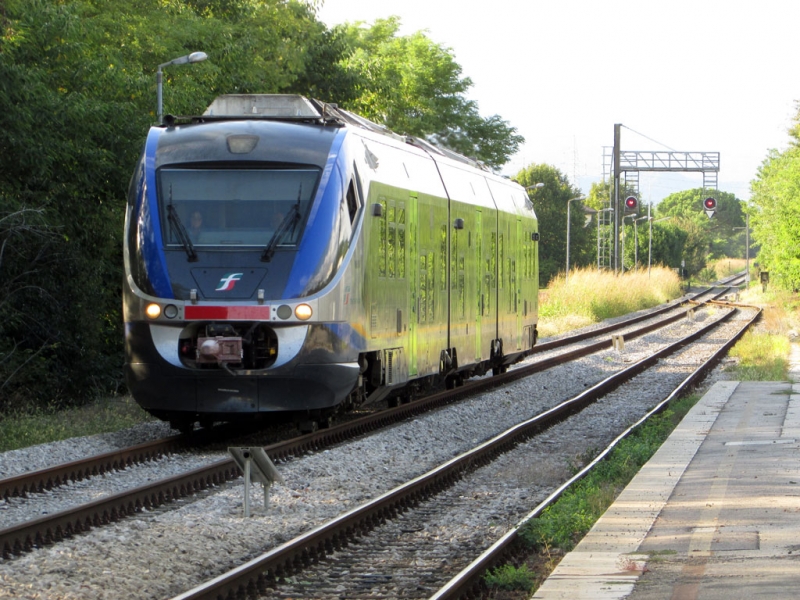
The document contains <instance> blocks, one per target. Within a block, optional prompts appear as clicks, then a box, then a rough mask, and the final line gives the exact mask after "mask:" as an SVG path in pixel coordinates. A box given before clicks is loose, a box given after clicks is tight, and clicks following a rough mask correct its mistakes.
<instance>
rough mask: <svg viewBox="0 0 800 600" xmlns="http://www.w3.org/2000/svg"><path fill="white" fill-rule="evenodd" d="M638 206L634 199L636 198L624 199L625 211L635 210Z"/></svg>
mask: <svg viewBox="0 0 800 600" xmlns="http://www.w3.org/2000/svg"><path fill="white" fill-rule="evenodd" d="M638 204H639V201H638V200H637V199H636V196H628V197H627V198H625V210H636V206H637V205H638Z"/></svg>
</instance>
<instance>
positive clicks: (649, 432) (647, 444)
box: [485, 395, 700, 599]
mask: <svg viewBox="0 0 800 600" xmlns="http://www.w3.org/2000/svg"><path fill="white" fill-rule="evenodd" d="M699 398H700V396H698V395H691V396H687V397H685V398H682V399H680V400H678V401H676V402H674V403H673V404H672V406H670V407H669V408H668V409H666V410H665V411H664V412H662V413H661V414H658V415H655V416H654V417H653V418H651V419H650V420H649V421H648V422H647V423H645V424H643V425H642V426H641V427H639V428H638V429H637V430H636V431H634V432H633V433H632V434H631V435H630V436H628V437H627V438H625V439H624V440H622V441H621V442H620V443H619V444H618V445H617V447H616V448H615V449H614V450H613V451H612V453H611V454H610V455H609V457H608V458H607V459H606V460H604V461H603V462H601V463H600V464H598V465H597V467H596V468H595V469H594V470H593V471H592V472H591V473H589V474H588V475H587V476H586V477H584V478H583V479H582V480H580V481H579V482H577V483H576V484H575V485H574V486H572V487H571V488H570V489H569V490H567V491H566V492H565V493H564V494H563V495H562V496H561V498H559V499H558V501H557V502H555V503H554V504H553V505H552V506H550V507H549V508H548V509H547V510H545V511H544V512H543V513H542V515H541V516H540V517H538V518H536V519H532V520H531V521H529V522H528V523H527V524H526V525H525V526H524V527H523V528H522V529H521V530H520V540H521V542H522V544H523V545H524V546H525V547H527V548H528V549H529V550H530V555H529V557H528V559H527V560H526V561H525V562H524V563H523V564H521V565H520V566H514V565H503V566H502V567H498V569H495V570H494V571H492V572H491V573H489V574H488V575H487V577H486V578H485V582H486V584H487V585H488V586H490V587H492V588H494V589H496V590H498V591H497V592H496V593H495V594H494V597H495V598H504V599H511V598H528V597H529V596H528V595H529V594H530V593H532V592H533V591H535V589H536V588H537V587H538V586H539V585H541V583H542V582H543V581H544V580H545V579H546V578H547V576H548V575H549V574H550V572H551V571H552V570H553V569H554V568H555V566H556V565H557V564H558V561H559V560H560V559H561V556H563V555H564V553H565V552H568V551H570V550H572V548H573V547H574V546H575V544H577V543H578V542H579V541H580V540H581V538H583V536H584V535H586V533H587V532H588V531H589V530H590V529H591V528H592V526H593V525H594V523H595V521H597V519H598V518H600V516H601V515H602V514H603V513H604V512H605V511H606V509H607V508H608V507H609V506H611V504H612V503H613V502H614V499H615V498H616V497H617V496H618V495H619V493H620V492H621V491H622V490H623V489H624V488H625V486H626V485H627V484H628V482H630V480H631V479H633V477H634V475H636V473H638V472H639V469H641V467H642V466H643V465H644V464H645V463H646V462H647V461H648V460H650V457H651V456H653V454H655V452H656V450H658V448H659V447H660V446H661V444H663V443H664V441H665V440H666V439H667V438H668V437H669V435H670V433H672V430H673V429H675V427H676V426H677V424H678V423H680V421H681V419H683V417H684V416H685V415H686V413H687V412H689V409H690V408H692V406H694V405H695V403H696V402H697V400H698V399H699ZM591 459H592V457H591V456H583V457H579V458H578V460H577V461H576V462H578V463H579V464H576V466H575V471H576V472H577V471H578V470H579V469H580V468H581V467H582V466H583V465H584V464H586V463H587V462H589V461H590V460H591ZM531 573H533V574H534V579H535V583H534V585H530V584H529V583H528V582H529V580H530V575H531ZM501 584H502V586H501ZM512 584H514V587H512ZM501 589H502V590H517V591H516V592H510V591H504V592H500V591H499V590H501ZM523 593H524V594H525V595H522V594H523Z"/></svg>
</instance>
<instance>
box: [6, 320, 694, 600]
mask: <svg viewBox="0 0 800 600" xmlns="http://www.w3.org/2000/svg"><path fill="white" fill-rule="evenodd" d="M681 326H682V325H681ZM629 348H630V349H629V351H628V354H626V357H627V358H630V356H631V354H632V353H634V352H636V350H635V348H634V347H633V346H632V345H631V346H629ZM600 363H601V365H600V366H601V368H600V370H601V371H602V370H604V369H605V368H606V367H608V366H610V365H608V364H606V365H603V364H602V360H600ZM606 363H608V361H607V360H606ZM590 370H592V369H590ZM593 370H597V369H596V367H594V368H593ZM582 379H585V378H584V377H583V376H581V377H579V378H578V379H576V380H574V381H569V382H561V383H558V384H554V383H553V382H551V383H550V385H549V386H545V385H542V386H541V387H542V388H544V387H550V389H551V391H553V392H554V393H557V392H555V391H554V390H555V388H557V387H559V386H561V385H562V383H563V384H564V385H566V386H567V387H569V386H572V387H573V388H574V387H575V386H579V385H580V386H582V385H583V384H582V383H581V380H582ZM533 385H536V384H533ZM491 395H492V396H500V397H501V398H500V399H501V401H503V400H504V401H505V402H502V403H501V406H502V407H503V411H504V412H508V413H509V414H508V417H509V418H511V419H514V418H517V417H516V416H515V415H514V414H512V413H513V411H510V410H507V409H508V408H510V407H511V406H513V405H515V404H516V403H515V402H511V401H509V399H508V398H502V396H504V395H506V396H507V394H506V393H505V392H503V390H496V391H495V392H493V393H492V394H491ZM528 409H530V407H528ZM485 410H486V409H481V408H476V409H475V411H474V412H472V413H469V412H468V414H466V415H464V416H462V417H460V418H458V419H457V420H455V421H453V422H452V423H450V425H449V426H444V425H436V426H434V428H433V429H432V430H429V429H428V428H427V427H426V426H425V425H424V421H423V420H419V421H412V422H411V425H412V429H413V428H416V427H417V426H419V431H414V432H413V433H412V434H406V436H408V437H409V438H411V437H425V436H427V437H429V439H430V440H432V441H433V444H434V446H437V445H438V446H439V448H437V450H441V449H446V450H445V455H447V454H449V453H450V452H453V451H457V448H455V449H451V448H450V444H452V443H453V438H455V439H456V442H457V441H458V438H459V437H460V438H462V441H463V442H464V443H463V444H461V446H462V447H463V445H464V444H466V445H468V444H469V443H471V442H472V440H473V439H475V438H474V437H473V436H476V435H484V434H479V433H473V432H472V431H471V425H472V423H471V422H473V421H478V422H479V421H481V417H480V414H481V411H485ZM503 416H506V415H505V414H504V415H503ZM445 420H446V419H445ZM425 421H427V419H426V420H425ZM415 424H416V425H415ZM447 429H450V430H451V431H446V430H447ZM370 440H371V438H370V439H365V440H362V441H361V442H357V443H356V444H355V445H356V446H358V444H363V445H362V447H361V449H360V451H359V449H358V448H357V447H356V448H354V451H355V452H356V453H357V455H358V454H360V455H361V456H367V455H369V456H376V455H379V454H383V455H384V456H385V458H386V460H385V463H384V464H383V465H382V466H381V467H377V468H376V467H365V469H364V470H363V471H362V472H360V473H359V474H357V475H355V476H353V475H352V474H351V475H347V474H346V473H345V472H346V471H348V469H346V468H345V467H344V465H342V464H339V463H336V462H334V463H330V462H326V461H329V459H330V457H329V456H327V455H328V453H322V454H320V455H317V456H316V457H309V458H316V459H317V460H320V461H321V464H320V465H317V466H316V467H312V466H308V470H304V467H303V465H304V464H308V465H310V462H308V461H306V460H305V459H304V460H303V461H300V462H298V463H297V467H299V476H300V478H299V480H298V479H295V484H296V485H294V486H292V487H291V489H288V488H287V489H285V490H281V493H286V492H288V493H289V496H290V499H289V501H288V502H287V503H282V502H278V501H277V499H276V510H277V511H278V514H276V515H275V518H276V519H277V520H278V521H280V523H281V524H282V525H283V524H285V523H287V522H297V519H299V522H298V524H297V527H298V528H300V529H302V527H304V526H306V527H307V526H308V523H312V522H314V521H315V520H316V519H317V518H319V517H321V516H323V515H324V514H326V513H327V512H328V511H334V512H335V511H338V510H342V508H344V507H346V506H349V505H352V504H353V503H354V502H358V501H359V500H363V499H364V494H365V493H366V492H364V491H363V490H362V487H363V481H362V480H365V479H367V480H374V482H375V483H376V484H378V485H389V486H391V485H392V484H393V483H397V482H398V480H399V479H400V478H401V470H398V469H397V468H396V467H395V466H394V458H393V455H394V454H397V455H404V456H405V458H404V460H408V456H407V455H408V454H412V453H414V452H420V450H419V448H418V447H416V446H415V445H414V444H413V443H410V442H411V440H406V439H401V440H400V441H397V440H396V441H394V442H391V443H386V442H383V445H381V443H380V442H377V440H372V441H370ZM437 441H438V442H439V443H438V444H437ZM376 443H377V444H378V445H377V446H376V445H375V444H376ZM351 445H353V444H351ZM456 445H458V444H456ZM422 452H423V453H424V452H426V451H422ZM429 454H430V458H431V460H435V459H436V458H437V457H439V458H441V453H439V454H437V453H436V452H434V451H431V452H429ZM411 460H412V462H413V459H411ZM312 462H313V461H312ZM293 464H294V463H292V462H290V463H287V465H285V466H284V467H285V468H292V466H293ZM284 467H282V469H283V468H284ZM353 477H355V480H354V479H353ZM297 481H300V482H303V481H305V482H306V484H305V485H303V484H302V483H300V484H297ZM326 481H327V483H325V482H326ZM343 481H345V482H347V483H345V484H344V488H345V489H342V482H343ZM350 484H352V485H350ZM318 485H322V488H329V491H330V490H333V489H335V488H337V487H338V488H339V489H338V491H337V493H338V497H337V496H334V498H333V499H329V500H327V501H323V502H322V505H319V504H318V503H317V498H316V497H315V496H316V495H317V492H318V491H320V488H317V487H316V486H318ZM237 491H238V493H239V494H240V493H241V492H240V488H239V486H232V487H231V486H224V485H223V486H221V489H220V490H219V492H218V493H216V494H212V495H211V496H207V497H205V498H203V499H201V500H199V501H198V502H196V503H194V505H198V506H197V508H198V509H199V510H200V511H201V513H202V510H203V509H202V506H201V505H204V504H205V505H206V506H207V503H208V502H211V503H212V504H218V503H221V504H223V505H225V504H227V505H228V506H229V507H232V508H231V510H230V513H231V515H230V518H231V519H232V520H233V521H232V522H233V523H236V522H238V521H239V519H238V515H239V513H240V510H241V501H240V500H241V499H240V498H239V500H238V501H237V500H236V498H235V496H236V495H237ZM326 493H327V492H326ZM194 505H192V506H194ZM187 508H191V507H190V506H184V507H183V508H182V509H181V510H180V511H176V513H181V514H182V515H183V516H185V514H184V511H185V509H187ZM216 512H217V511H211V513H210V514H216ZM175 516H176V518H178V519H179V520H180V519H182V518H183V516H179V515H178V514H176V515H175ZM165 518H166V519H169V518H170V515H168V514H161V513H152V512H149V511H144V512H142V513H141V514H139V516H138V517H136V518H135V519H133V520H132V522H131V524H130V527H132V528H133V530H134V531H144V529H140V528H141V527H142V523H149V522H151V521H154V520H161V519H165ZM188 523H189V525H188V526H187V527H188V529H187V531H186V532H187V533H190V531H189V530H194V532H196V533H198V534H201V535H211V536H214V535H216V536H220V537H221V538H224V537H227V534H222V533H216V534H205V533H203V532H204V530H205V528H206V527H207V526H209V525H210V524H209V523H207V522H205V520H204V519H203V517H202V514H200V515H196V516H195V517H193V518H190V519H189V520H188ZM232 526H233V527H234V529H235V528H236V526H235V525H232ZM119 527H122V528H123V529H125V528H127V527H126V526H125V524H124V523H123V524H120V525H115V526H112V527H111V528H109V533H105V534H104V533H103V532H102V531H98V532H97V533H96V534H92V535H90V536H81V538H76V539H75V540H71V541H69V542H62V543H61V544H59V545H58V546H57V547H58V548H60V547H63V546H64V545H65V543H66V544H68V545H69V546H72V545H73V544H76V543H77V546H78V547H80V545H81V544H80V542H78V540H79V539H87V540H90V539H91V538H94V537H100V538H108V537H109V536H111V537H112V538H113V537H114V536H115V535H116V534H114V533H111V532H113V531H115V530H117V529H119ZM147 529H149V525H148V527H147ZM128 535H130V534H128ZM136 535H138V534H136ZM162 535H163V536H166V535H167V534H166V533H164V534H162ZM190 537H191V536H190ZM234 537H236V538H238V537H239V536H238V534H236V535H235V536H234ZM278 541H279V538H278ZM92 543H93V542H91V541H88V544H89V546H91V545H92ZM154 543H155V544H156V545H159V544H161V542H160V540H159V539H158V538H157V539H156V540H155V541H154ZM242 543H244V542H242V541H241V540H239V541H236V542H232V545H233V546H234V547H237V548H239V547H240V546H241V544H242ZM176 544H177V546H178V547H181V548H183V550H181V552H187V553H190V550H189V548H191V546H192V543H191V541H190V539H184V540H183V541H176ZM145 545H149V544H147V543H145ZM245 546H246V543H245ZM232 554H234V555H235V554H237V552H232ZM19 560H20V561H24V560H25V557H22V558H21V559H19ZM137 561H138V559H137ZM14 562H17V561H14ZM220 567H221V565H220V564H209V565H207V568H208V569H210V570H212V571H213V570H216V569H219V568H220ZM134 570H135V569H134ZM162 583H163V582H162ZM185 583H186V582H184V584H185ZM156 595H159V594H156ZM143 597H144V596H143Z"/></svg>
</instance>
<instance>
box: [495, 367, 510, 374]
mask: <svg viewBox="0 0 800 600" xmlns="http://www.w3.org/2000/svg"><path fill="white" fill-rule="evenodd" d="M506 371H508V365H500V366H499V367H492V375H502V374H503V373H505V372H506Z"/></svg>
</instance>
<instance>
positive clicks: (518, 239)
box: [511, 218, 524, 350]
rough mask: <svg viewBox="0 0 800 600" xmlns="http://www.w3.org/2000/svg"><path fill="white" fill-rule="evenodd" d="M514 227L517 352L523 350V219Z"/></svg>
mask: <svg viewBox="0 0 800 600" xmlns="http://www.w3.org/2000/svg"><path fill="white" fill-rule="evenodd" d="M515 225H516V226H515V227H514V232H513V236H512V237H513V239H512V240H511V242H512V244H511V247H512V248H513V253H512V256H511V281H512V288H513V290H512V291H513V294H514V314H515V315H516V323H515V325H516V326H515V327H514V347H515V348H516V349H517V350H521V349H522V327H523V325H522V322H523V319H522V310H520V308H521V306H520V305H521V304H522V279H523V276H524V273H522V272H521V269H522V267H523V264H524V262H523V261H522V260H521V259H522V256H521V252H520V250H521V243H522V219H520V218H517V222H516V224H515Z"/></svg>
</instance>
